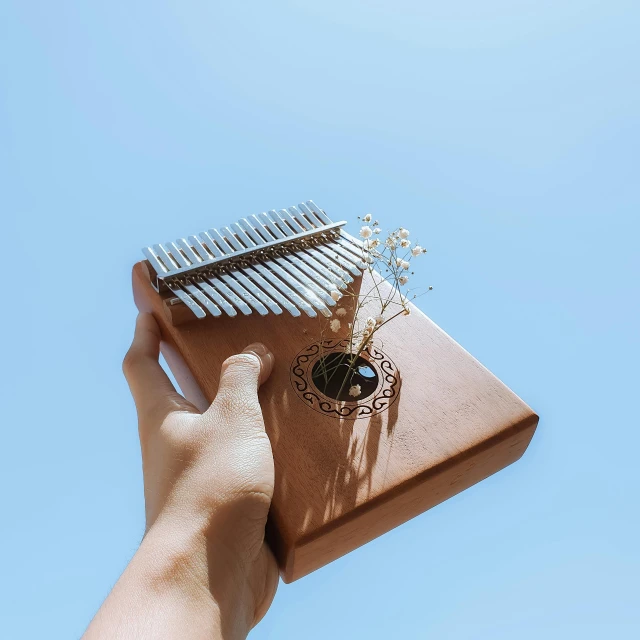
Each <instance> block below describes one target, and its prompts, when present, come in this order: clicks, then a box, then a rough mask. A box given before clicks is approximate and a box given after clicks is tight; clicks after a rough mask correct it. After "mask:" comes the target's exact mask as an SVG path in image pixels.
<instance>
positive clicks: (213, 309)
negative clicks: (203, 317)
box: [182, 282, 222, 317]
mask: <svg viewBox="0 0 640 640" xmlns="http://www.w3.org/2000/svg"><path fill="white" fill-rule="evenodd" d="M182 286H183V287H184V288H185V289H186V290H187V291H188V292H189V293H190V294H191V295H192V296H193V297H194V298H196V300H197V301H198V302H201V303H202V304H203V305H204V306H205V307H206V309H207V311H208V312H209V313H210V314H211V315H212V316H216V317H217V316H220V315H222V312H221V311H220V309H219V308H218V306H217V305H215V304H214V303H213V302H212V301H211V299H210V298H209V297H208V296H206V295H205V294H204V292H203V291H201V290H200V289H199V288H198V287H197V286H196V285H195V284H193V283H191V282H188V283H185V284H183V285H182Z"/></svg>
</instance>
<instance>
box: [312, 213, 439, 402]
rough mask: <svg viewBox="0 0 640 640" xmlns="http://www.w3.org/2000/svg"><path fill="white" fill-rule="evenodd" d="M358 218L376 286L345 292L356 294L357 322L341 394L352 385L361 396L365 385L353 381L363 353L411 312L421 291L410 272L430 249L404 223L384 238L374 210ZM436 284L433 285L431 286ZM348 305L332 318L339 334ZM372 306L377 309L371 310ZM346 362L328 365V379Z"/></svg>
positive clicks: (350, 334)
mask: <svg viewBox="0 0 640 640" xmlns="http://www.w3.org/2000/svg"><path fill="white" fill-rule="evenodd" d="M358 220H360V221H361V222H362V223H363V224H362V227H361V228H360V232H359V235H360V238H361V239H362V261H363V262H364V264H365V265H366V269H367V271H368V272H369V274H370V275H371V276H372V277H371V282H373V286H372V288H371V290H370V291H367V292H364V293H362V292H360V294H359V295H355V294H352V293H349V292H345V294H344V295H345V296H347V297H349V296H350V297H352V298H353V301H354V305H355V308H354V313H353V322H351V323H349V324H348V326H347V327H346V328H347V329H348V339H347V343H348V344H347V347H346V349H345V359H346V361H347V363H348V365H349V367H348V370H347V372H346V374H345V376H344V379H343V380H342V383H341V387H340V390H339V392H338V394H337V396H336V397H337V398H340V397H341V394H342V392H343V390H344V389H345V387H346V385H349V386H348V391H349V396H350V397H352V398H354V399H357V398H358V396H360V395H361V386H360V385H359V384H353V376H354V372H355V365H356V362H357V360H358V358H359V356H360V354H361V353H362V352H363V351H365V350H366V349H367V347H368V346H369V345H370V344H371V342H372V340H373V338H374V336H375V334H376V332H377V331H379V330H380V328H381V327H383V326H385V325H386V324H388V323H389V322H391V321H392V320H395V319H396V318H397V317H399V316H402V315H409V314H410V313H411V308H410V306H409V301H410V300H413V299H415V298H416V297H417V294H416V293H415V292H414V291H413V290H409V289H408V287H407V285H408V284H409V282H410V276H412V275H413V271H411V262H412V260H414V259H415V258H417V257H419V256H421V255H422V254H424V253H426V252H427V250H426V249H425V248H423V247H422V246H420V245H419V244H412V241H411V240H410V239H409V236H410V235H411V234H410V232H409V230H408V229H406V228H404V227H398V228H396V229H393V230H392V231H390V232H389V233H388V234H387V235H386V237H384V239H381V238H380V236H384V234H383V232H382V229H381V227H380V223H379V222H378V220H374V219H373V217H372V216H371V214H370V213H368V214H366V215H365V216H362V217H360V216H358ZM382 282H387V283H388V284H389V285H391V286H390V287H389V289H388V293H384V292H383V288H381V283H382ZM432 288H433V287H429V290H431V289H432ZM336 293H337V292H336ZM332 295H333V294H332ZM338 296H339V297H336V296H334V300H336V302H338V301H340V300H341V298H342V294H338ZM345 306H347V305H346V304H344V303H343V304H342V305H341V306H339V307H337V309H336V310H335V312H334V317H333V318H332V319H331V320H330V321H329V329H330V330H331V332H332V333H336V334H337V333H339V332H343V330H344V327H343V322H344V317H345V316H346V315H347V310H346V309H345ZM365 307H366V314H367V315H366V317H362V316H363V315H364V314H365ZM372 309H373V310H374V312H373V313H371V311H372ZM343 335H344V334H343ZM344 364H345V363H344V362H343V361H342V359H339V360H338V361H337V364H335V365H334V366H332V367H327V368H326V371H324V372H323V375H324V377H325V382H326V381H328V380H329V379H330V378H331V376H332V375H335V374H336V372H337V371H338V369H339V368H341V369H344V366H343V365H344Z"/></svg>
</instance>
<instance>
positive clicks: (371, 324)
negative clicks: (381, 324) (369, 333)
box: [365, 316, 376, 328]
mask: <svg viewBox="0 0 640 640" xmlns="http://www.w3.org/2000/svg"><path fill="white" fill-rule="evenodd" d="M365 324H366V325H367V327H371V328H373V327H375V326H376V321H375V320H374V319H373V318H372V317H371V316H369V317H368V318H367V321H366V322H365Z"/></svg>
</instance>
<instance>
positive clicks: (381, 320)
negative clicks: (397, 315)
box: [376, 316, 384, 326]
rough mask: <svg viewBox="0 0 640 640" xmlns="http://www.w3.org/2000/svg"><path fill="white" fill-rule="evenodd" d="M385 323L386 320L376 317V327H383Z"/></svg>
mask: <svg viewBox="0 0 640 640" xmlns="http://www.w3.org/2000/svg"><path fill="white" fill-rule="evenodd" d="M383 322H384V318H383V317H382V316H376V326H379V325H381V324H382V323H383Z"/></svg>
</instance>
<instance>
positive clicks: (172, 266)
mask: <svg viewBox="0 0 640 640" xmlns="http://www.w3.org/2000/svg"><path fill="white" fill-rule="evenodd" d="M153 250H154V251H155V252H156V254H157V255H158V256H159V257H160V260H162V262H164V264H165V266H166V267H167V268H168V270H169V273H171V272H172V271H175V270H176V269H179V268H180V265H179V264H178V263H177V262H176V261H175V260H174V259H173V258H172V257H171V256H170V255H169V254H168V253H167V250H166V249H165V248H164V247H163V246H162V245H161V244H154V245H153Z"/></svg>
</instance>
